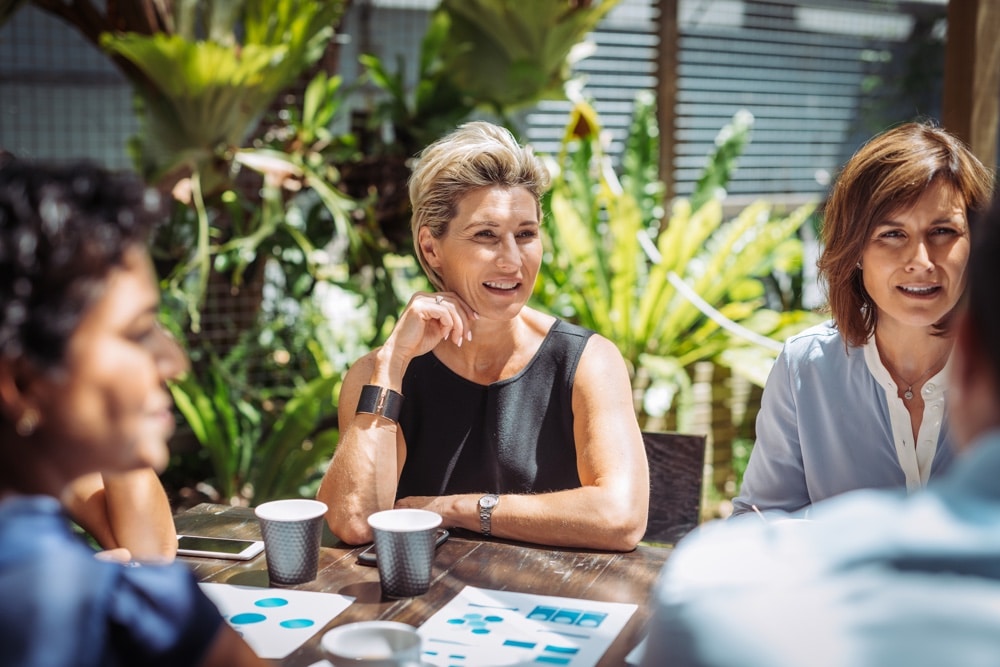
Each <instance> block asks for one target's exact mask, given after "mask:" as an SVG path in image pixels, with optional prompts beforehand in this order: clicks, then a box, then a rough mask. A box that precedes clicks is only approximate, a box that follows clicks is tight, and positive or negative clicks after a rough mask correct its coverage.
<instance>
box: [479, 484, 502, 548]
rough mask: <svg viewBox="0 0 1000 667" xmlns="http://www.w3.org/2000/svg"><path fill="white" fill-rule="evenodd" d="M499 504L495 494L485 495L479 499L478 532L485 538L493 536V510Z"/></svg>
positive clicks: (498, 497) (498, 498)
mask: <svg viewBox="0 0 1000 667" xmlns="http://www.w3.org/2000/svg"><path fill="white" fill-rule="evenodd" d="M487 500H488V502H485V501H487ZM499 502H500V496H498V495H496V494H495V493H487V494H486V495H485V496H483V497H482V498H480V499H479V530H480V531H481V532H482V534H483V535H484V536H485V537H489V536H490V535H492V534H493V522H492V518H493V510H494V509H495V508H496V506H497V503H499Z"/></svg>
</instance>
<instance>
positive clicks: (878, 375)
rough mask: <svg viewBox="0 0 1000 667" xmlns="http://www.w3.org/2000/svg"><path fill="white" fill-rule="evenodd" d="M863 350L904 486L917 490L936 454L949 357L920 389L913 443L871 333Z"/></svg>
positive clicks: (896, 390) (905, 413) (927, 476)
mask: <svg viewBox="0 0 1000 667" xmlns="http://www.w3.org/2000/svg"><path fill="white" fill-rule="evenodd" d="M863 349H864V351H865V363H867V364H868V370H869V371H871V374H872V376H873V377H874V378H875V379H876V380H877V381H878V383H879V384H880V385H882V388H883V389H884V390H885V400H886V403H887V405H888V407H889V421H890V423H891V424H892V435H893V442H895V443H896V456H897V457H899V467H900V468H902V469H903V473H904V474H905V475H906V488H907V490H909V491H913V490H915V489H919V488H920V487H921V486H923V485H925V484H927V480H929V479H930V476H931V464H932V463H933V462H934V455H935V454H936V453H937V445H938V436H939V435H940V433H941V423H942V422H943V420H944V397H945V390H946V389H947V388H948V367H949V366H950V365H951V358H950V357H949V359H948V363H946V364H945V366H944V368H943V369H941V371H940V372H939V373H937V374H935V375H932V376H931V377H930V379H928V380H927V382H925V383H924V386H923V388H922V389H921V390H920V395H921V396H922V397H923V399H924V416H923V419H921V420H920V430H919V431H918V432H917V442H916V443H914V442H913V428H912V426H911V424H910V413H909V412H908V411H907V409H906V404H905V403H904V402H903V399H901V398H900V397H899V387H898V386H897V385H896V383H895V382H894V381H893V379H892V376H891V375H890V374H889V369H887V368H886V367H885V364H883V363H882V358H881V357H880V356H879V353H878V346H877V345H876V344H875V337H874V336H872V337H871V338H869V339H868V342H867V343H865V345H864V348H863Z"/></svg>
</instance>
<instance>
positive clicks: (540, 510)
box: [397, 486, 648, 551]
mask: <svg viewBox="0 0 1000 667" xmlns="http://www.w3.org/2000/svg"><path fill="white" fill-rule="evenodd" d="M480 496H481V494H461V495H453V496H442V497H439V498H402V499H400V502H399V503H397V506H399V507H422V508H425V509H429V510H432V511H435V512H438V513H439V514H441V516H442V518H443V524H444V525H445V526H450V527H457V528H464V529H467V530H471V531H473V532H476V533H478V532H480V519H479V507H478V502H479V498H480ZM647 512H648V502H642V501H641V499H636V498H633V496H632V493H631V492H629V491H628V490H624V489H615V488H609V487H601V486H583V487H580V488H576V489H568V490H565V491H556V492H552V493H543V494H537V495H522V494H510V495H501V496H500V502H499V504H498V505H497V507H496V509H495V510H494V511H493V515H492V517H491V521H490V523H491V533H492V535H493V536H495V537H501V538H505V539H510V540H517V541H521V542H533V543H536V544H547V545H551V546H560V547H572V548H585V549H606V550H609V551H630V550H632V549H634V548H635V546H636V545H637V544H638V543H639V540H641V539H642V536H643V534H644V532H645V529H646V516H647Z"/></svg>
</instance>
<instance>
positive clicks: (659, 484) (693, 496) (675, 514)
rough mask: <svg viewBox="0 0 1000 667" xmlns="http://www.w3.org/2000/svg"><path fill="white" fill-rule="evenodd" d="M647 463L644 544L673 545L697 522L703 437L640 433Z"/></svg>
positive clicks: (702, 466)
mask: <svg viewBox="0 0 1000 667" xmlns="http://www.w3.org/2000/svg"><path fill="white" fill-rule="evenodd" d="M642 440H643V443H644V444H645V445H646V458H647V459H648V460H649V520H648V522H647V524H646V534H645V536H644V537H643V541H645V542H666V543H675V542H677V541H678V540H679V539H680V538H682V537H683V536H684V535H686V534H687V533H688V532H689V531H691V530H693V529H694V528H695V527H696V526H697V525H698V522H699V520H700V518H701V489H702V481H703V478H704V475H705V441H706V436H704V435H695V434H688V433H673V432H660V433H656V432H649V431H646V432H643V434H642Z"/></svg>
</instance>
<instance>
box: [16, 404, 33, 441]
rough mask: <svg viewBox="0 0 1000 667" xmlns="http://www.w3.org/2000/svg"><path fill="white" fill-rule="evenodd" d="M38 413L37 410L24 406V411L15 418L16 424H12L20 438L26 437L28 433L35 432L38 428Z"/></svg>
mask: <svg viewBox="0 0 1000 667" xmlns="http://www.w3.org/2000/svg"><path fill="white" fill-rule="evenodd" d="M38 421H39V415H38V410H35V409H34V408H25V410H24V412H22V413H21V416H20V417H18V419H17V424H15V425H14V430H16V431H17V434H18V435H19V436H21V437H22V438H27V437H28V436H29V435H31V434H32V433H34V432H35V429H36V428H38Z"/></svg>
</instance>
